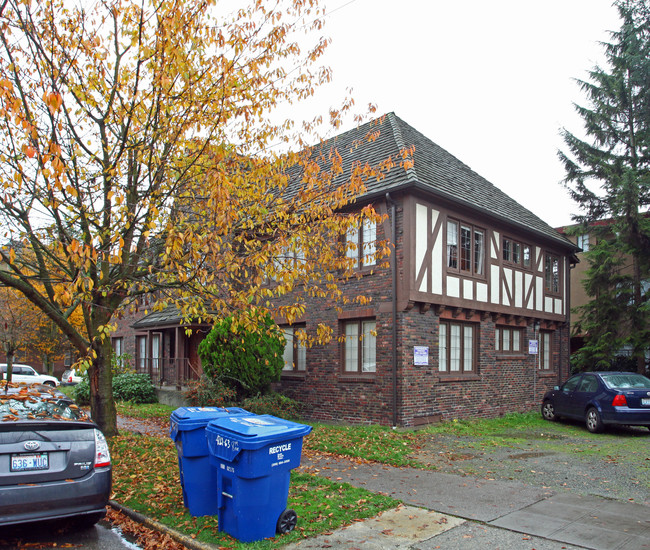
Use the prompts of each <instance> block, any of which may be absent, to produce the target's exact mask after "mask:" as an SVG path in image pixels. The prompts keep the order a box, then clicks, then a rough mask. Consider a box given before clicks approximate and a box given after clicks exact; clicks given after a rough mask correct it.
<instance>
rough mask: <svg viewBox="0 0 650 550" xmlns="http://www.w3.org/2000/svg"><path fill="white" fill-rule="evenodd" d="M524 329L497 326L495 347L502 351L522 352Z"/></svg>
mask: <svg viewBox="0 0 650 550" xmlns="http://www.w3.org/2000/svg"><path fill="white" fill-rule="evenodd" d="M522 334H523V332H522V329H520V328H516V327H497V329H496V339H495V343H494V348H495V350H496V351H499V352H501V353H521V351H522V349H521V347H522V342H523V336H522Z"/></svg>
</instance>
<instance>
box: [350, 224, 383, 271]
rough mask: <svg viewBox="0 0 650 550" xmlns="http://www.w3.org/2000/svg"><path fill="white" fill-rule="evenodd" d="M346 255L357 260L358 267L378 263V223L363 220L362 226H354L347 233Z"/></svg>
mask: <svg viewBox="0 0 650 550" xmlns="http://www.w3.org/2000/svg"><path fill="white" fill-rule="evenodd" d="M346 245H347V246H346V256H347V257H348V258H351V259H353V260H355V261H356V266H357V267H368V266H371V265H375V264H376V258H375V256H376V253H377V224H376V222H374V221H372V220H363V222H362V224H361V228H360V229H359V228H358V227H352V228H350V229H348V231H347V234H346Z"/></svg>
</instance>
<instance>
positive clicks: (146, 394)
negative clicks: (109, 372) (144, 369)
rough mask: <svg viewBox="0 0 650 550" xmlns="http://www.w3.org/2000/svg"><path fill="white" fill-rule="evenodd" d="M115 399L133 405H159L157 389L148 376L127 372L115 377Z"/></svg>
mask: <svg viewBox="0 0 650 550" xmlns="http://www.w3.org/2000/svg"><path fill="white" fill-rule="evenodd" d="M113 397H114V398H115V399H116V400H118V401H131V402H132V403H157V402H158V396H157V395H156V389H155V388H154V386H153V384H152V383H151V378H150V377H149V375H148V374H136V373H134V372H126V373H123V374H118V375H117V376H114V377H113Z"/></svg>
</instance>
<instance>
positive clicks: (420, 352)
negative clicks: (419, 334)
mask: <svg viewBox="0 0 650 550" xmlns="http://www.w3.org/2000/svg"><path fill="white" fill-rule="evenodd" d="M413 364H414V365H428V364H429V347H428V346H413Z"/></svg>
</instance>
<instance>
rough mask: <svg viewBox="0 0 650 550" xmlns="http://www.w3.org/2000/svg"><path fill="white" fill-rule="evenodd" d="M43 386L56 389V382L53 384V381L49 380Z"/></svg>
mask: <svg viewBox="0 0 650 550" xmlns="http://www.w3.org/2000/svg"><path fill="white" fill-rule="evenodd" d="M43 384H44V385H45V386H50V387H52V388H53V387H55V384H54V382H52V381H51V380H47V381H45V382H43Z"/></svg>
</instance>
